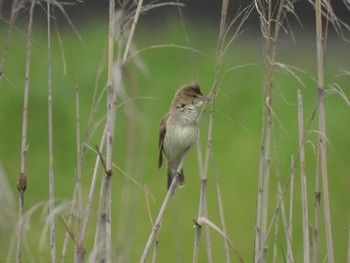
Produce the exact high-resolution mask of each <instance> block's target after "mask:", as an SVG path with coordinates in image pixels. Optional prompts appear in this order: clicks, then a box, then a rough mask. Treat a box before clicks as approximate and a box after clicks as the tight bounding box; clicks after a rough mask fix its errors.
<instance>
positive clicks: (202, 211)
mask: <svg viewBox="0 0 350 263" xmlns="http://www.w3.org/2000/svg"><path fill="white" fill-rule="evenodd" d="M228 5H229V0H223V1H222V8H221V19H220V31H219V39H218V46H217V51H216V65H215V73H214V74H215V75H214V82H213V84H212V96H213V99H212V101H211V111H210V117H209V125H208V136H207V146H206V156H205V160H204V169H203V173H202V174H201V178H200V184H201V188H200V189H201V190H200V200H199V211H198V218H201V217H208V214H207V213H208V212H207V202H206V186H207V177H208V168H209V161H210V156H211V142H212V132H213V120H214V112H215V99H216V93H217V90H218V75H219V71H220V66H221V62H222V53H223V46H224V40H225V34H226V30H227V10H228ZM204 107H205V106H204ZM201 229H202V228H201V227H199V226H197V228H196V237H195V243H194V249H193V260H192V262H193V263H196V262H198V253H199V242H200V237H201ZM205 232H206V251H207V257H208V262H212V252H211V241H210V234H209V228H208V227H207V226H205Z"/></svg>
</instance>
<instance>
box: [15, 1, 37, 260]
mask: <svg viewBox="0 0 350 263" xmlns="http://www.w3.org/2000/svg"><path fill="white" fill-rule="evenodd" d="M34 6H35V0H32V1H31V6H30V11H29V23H28V33H27V52H26V73H25V82H24V102H23V122H22V144H21V170H20V177H19V179H18V181H17V189H18V191H19V207H18V226H17V227H18V228H17V254H16V262H17V263H20V262H22V237H23V223H24V218H23V207H24V191H25V190H26V187H27V174H26V156H27V128H28V105H29V77H30V60H31V51H32V25H33V13H34Z"/></svg>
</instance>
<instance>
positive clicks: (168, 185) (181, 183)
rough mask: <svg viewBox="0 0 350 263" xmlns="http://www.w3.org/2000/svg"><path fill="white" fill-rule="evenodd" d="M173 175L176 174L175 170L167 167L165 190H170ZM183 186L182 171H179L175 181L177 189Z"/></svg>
mask: <svg viewBox="0 0 350 263" xmlns="http://www.w3.org/2000/svg"><path fill="white" fill-rule="evenodd" d="M175 173H176V170H174V169H171V167H170V166H168V168H167V175H168V181H167V190H169V188H170V185H171V183H172V181H173V179H174V176H175ZM184 185H185V175H184V170H183V169H181V172H180V174H179V178H178V180H177V187H180V188H181V187H183V186H184Z"/></svg>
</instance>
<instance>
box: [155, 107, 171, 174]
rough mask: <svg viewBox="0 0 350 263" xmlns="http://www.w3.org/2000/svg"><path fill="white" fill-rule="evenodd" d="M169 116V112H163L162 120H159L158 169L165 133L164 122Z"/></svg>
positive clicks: (161, 162)
mask: <svg viewBox="0 0 350 263" xmlns="http://www.w3.org/2000/svg"><path fill="white" fill-rule="evenodd" d="M168 118H169V113H167V114H165V115H164V116H163V118H162V120H161V121H160V128H159V143H158V147H159V156H158V169H159V168H160V167H161V166H162V164H163V151H164V148H163V144H164V138H165V134H166V122H167V120H168Z"/></svg>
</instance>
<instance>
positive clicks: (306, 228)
mask: <svg viewBox="0 0 350 263" xmlns="http://www.w3.org/2000/svg"><path fill="white" fill-rule="evenodd" d="M298 127H299V154H300V175H301V196H302V215H303V216H302V218H303V249H304V263H309V262H310V251H309V248H310V242H309V216H308V207H307V206H308V203H307V186H306V173H305V150H304V145H305V133H304V113H303V97H302V93H301V90H298Z"/></svg>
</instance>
